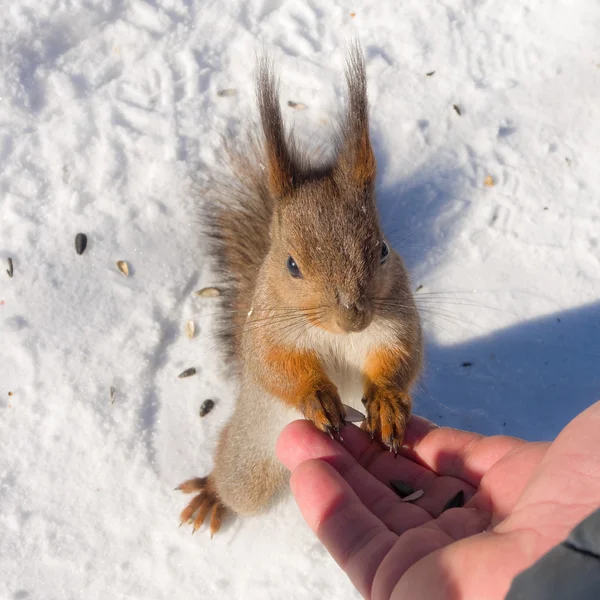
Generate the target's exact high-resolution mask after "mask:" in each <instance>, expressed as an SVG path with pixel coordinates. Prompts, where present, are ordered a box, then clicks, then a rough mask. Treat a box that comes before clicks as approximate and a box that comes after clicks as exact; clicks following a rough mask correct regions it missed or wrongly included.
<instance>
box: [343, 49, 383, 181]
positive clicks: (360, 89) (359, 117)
mask: <svg viewBox="0 0 600 600" xmlns="http://www.w3.org/2000/svg"><path fill="white" fill-rule="evenodd" d="M346 82H347V85H348V106H347V109H346V115H345V118H344V120H343V122H342V131H341V134H342V135H341V141H340V148H339V150H338V168H339V169H340V170H341V172H342V173H343V175H344V176H345V177H347V178H348V179H349V180H350V181H351V182H352V183H353V184H355V185H358V186H359V187H365V188H368V187H371V186H372V185H374V183H375V175H376V172H377V163H376V161H375V155H374V154H373V148H372V147H371V138H370V136H369V101H368V99H367V75H366V70H365V60H364V57H363V54H362V50H361V47H360V44H359V43H358V41H355V42H353V43H352V45H351V46H350V52H349V54H348V58H347V61H346Z"/></svg>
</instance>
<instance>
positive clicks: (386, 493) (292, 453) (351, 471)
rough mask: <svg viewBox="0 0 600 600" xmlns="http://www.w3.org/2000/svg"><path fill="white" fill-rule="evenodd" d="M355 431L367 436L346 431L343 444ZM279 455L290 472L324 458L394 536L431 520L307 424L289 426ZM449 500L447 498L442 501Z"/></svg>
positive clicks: (280, 442)
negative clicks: (305, 463)
mask: <svg viewBox="0 0 600 600" xmlns="http://www.w3.org/2000/svg"><path fill="white" fill-rule="evenodd" d="M355 432H359V433H361V434H362V433H364V432H361V431H360V430H359V429H358V428H357V427H355V426H348V427H345V428H343V429H342V436H343V438H344V443H347V442H346V439H347V438H348V437H349V438H352V434H353V433H355ZM376 448H377V452H378V453H379V455H381V456H382V457H384V456H385V457H386V458H389V457H390V453H389V452H387V451H385V450H384V449H383V448H382V447H381V446H380V445H376ZM276 452H277V456H278V457H279V460H281V462H283V464H284V465H285V466H286V467H287V468H288V469H290V470H291V471H294V469H296V468H297V467H298V465H300V464H301V463H303V462H304V461H306V460H311V459H321V460H324V461H326V462H327V463H329V464H330V465H331V466H332V467H334V469H335V470H336V471H337V472H338V473H339V474H340V475H341V476H342V477H343V478H344V479H345V480H346V481H347V482H348V484H349V485H350V486H351V487H352V489H354V491H355V493H356V494H357V496H358V498H359V499H360V501H361V502H362V503H363V505H364V506H365V507H366V508H367V509H368V510H370V511H371V512H372V513H373V514H374V515H375V516H376V517H377V518H378V519H379V520H380V521H382V522H383V523H384V524H385V525H386V527H388V528H389V529H390V530H391V531H393V532H394V533H397V534H401V533H403V532H404V531H406V530H407V529H410V528H411V527H416V526H418V525H421V524H422V523H425V522H426V521H428V520H430V519H431V515H430V514H429V513H427V512H426V511H425V510H424V509H423V508H421V507H419V506H417V505H415V504H410V503H405V502H401V501H400V499H399V498H398V496H397V494H396V493H395V492H393V491H392V490H391V488H390V487H388V486H387V485H384V484H383V483H382V482H381V481H378V480H377V479H376V478H375V477H373V476H372V475H371V474H370V473H369V472H367V471H366V470H365V469H364V468H363V467H362V466H361V465H360V464H359V463H357V462H356V460H355V459H354V457H353V456H352V455H351V454H350V453H349V452H348V451H347V450H346V449H345V448H344V447H342V446H341V445H340V444H339V443H338V442H336V441H334V440H332V439H330V438H328V437H327V436H324V435H323V434H322V433H320V432H319V431H318V430H317V429H316V428H315V427H314V426H313V425H312V424H311V423H310V422H308V421H295V422H294V423H291V424H290V425H288V426H287V427H286V428H285V429H284V430H283V432H282V433H281V435H280V436H279V439H278V440H277V445H276ZM372 460H373V461H375V460H377V458H376V457H373V459H372ZM392 460H393V459H392ZM407 462H410V461H407ZM396 466H397V465H396ZM390 478H393V474H388V483H389V479H390ZM446 501H447V498H445V497H444V498H443V502H446Z"/></svg>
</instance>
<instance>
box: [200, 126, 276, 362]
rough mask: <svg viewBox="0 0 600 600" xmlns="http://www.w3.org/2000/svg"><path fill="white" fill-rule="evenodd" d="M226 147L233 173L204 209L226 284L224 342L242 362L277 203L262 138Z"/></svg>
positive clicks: (215, 186) (217, 185)
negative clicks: (266, 169) (246, 326)
mask: <svg viewBox="0 0 600 600" xmlns="http://www.w3.org/2000/svg"><path fill="white" fill-rule="evenodd" d="M225 146H226V148H225V150H226V156H227V159H228V161H227V162H228V167H229V169H228V170H229V173H226V174H225V178H226V179H224V180H223V181H220V180H214V181H212V182H211V183H210V189H209V190H208V191H207V194H206V195H204V196H205V197H204V199H203V206H202V208H201V210H202V213H203V214H202V221H203V224H204V229H205V234H206V236H207V238H208V240H209V250H210V254H211V256H212V257H213V259H214V260H215V263H216V267H217V269H218V271H219V276H220V279H221V292H222V295H221V300H222V307H223V309H224V310H223V312H222V317H221V323H220V325H219V329H220V331H219V337H220V340H221V342H223V345H224V346H225V350H226V352H227V354H228V357H229V358H237V357H238V356H239V351H240V342H241V334H242V330H243V328H244V324H245V322H246V318H247V315H248V312H249V311H250V309H251V305H252V297H253V295H254V288H255V285H256V278H257V275H258V271H259V269H260V267H261V265H262V263H263V260H264V257H265V255H266V254H267V252H268V250H269V227H270V223H271V216H272V214H273V200H272V198H271V196H270V194H269V189H268V183H267V174H266V173H265V172H264V163H263V162H262V152H263V151H262V147H261V144H260V142H259V140H258V139H257V136H254V135H253V136H249V139H248V141H247V142H246V143H245V144H244V147H243V148H242V147H233V145H232V144H231V143H229V142H226V144H225Z"/></svg>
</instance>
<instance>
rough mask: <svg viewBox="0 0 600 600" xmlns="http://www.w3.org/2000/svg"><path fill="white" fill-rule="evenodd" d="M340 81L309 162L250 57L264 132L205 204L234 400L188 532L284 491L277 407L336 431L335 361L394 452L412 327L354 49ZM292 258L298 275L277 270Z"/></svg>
mask: <svg viewBox="0 0 600 600" xmlns="http://www.w3.org/2000/svg"><path fill="white" fill-rule="evenodd" d="M346 78H347V83H348V102H347V111H346V115H345V117H344V119H343V121H342V123H341V124H340V128H339V132H338V135H337V139H336V152H335V155H334V157H333V158H332V160H331V161H329V162H327V163H319V164H310V162H309V161H308V160H307V157H306V155H305V154H302V153H300V152H299V151H298V149H297V147H296V145H295V144H294V141H293V139H291V136H288V135H287V134H286V133H285V130H284V126H283V120H282V116H281V110H280V107H279V100H278V94H277V83H276V79H275V77H274V74H273V68H272V65H271V63H270V62H269V61H268V60H267V59H263V60H261V61H260V62H259V71H258V77H257V101H258V108H259V113H260V118H261V124H262V131H261V135H260V136H258V137H257V136H250V138H249V142H248V144H247V145H246V146H245V147H244V148H242V149H241V150H235V149H231V148H229V149H228V156H229V159H230V160H229V162H230V165H231V173H230V178H229V179H228V180H227V181H226V183H225V184H224V185H223V184H222V185H215V186H214V187H213V190H212V194H211V195H210V197H209V198H207V199H206V202H205V213H206V214H205V219H206V222H207V223H208V225H209V234H210V236H211V240H212V248H211V250H212V253H213V254H214V255H215V256H216V258H217V262H218V265H219V266H220V269H221V271H222V274H223V278H224V282H225V284H226V286H225V287H226V292H225V295H224V303H225V308H226V311H225V313H224V322H223V324H224V325H225V333H224V340H225V341H226V342H227V347H228V351H229V357H230V358H231V359H233V362H235V363H236V364H237V365H238V367H239V369H238V370H239V374H240V382H241V386H240V387H241V389H240V395H239V397H238V400H237V403H236V407H235V411H234V414H233V416H232V418H231V419H230V421H229V423H228V424H227V426H226V427H225V428H224V430H223V431H222V433H221V436H220V439H219V443H218V447H217V451H216V454H215V467H214V470H213V472H212V474H211V475H210V476H208V477H207V478H199V479H195V480H190V481H192V482H196V483H195V484H194V483H189V482H186V484H183V487H182V489H184V488H185V491H197V492H198V496H197V497H196V498H195V499H193V500H192V501H191V502H190V504H189V505H188V507H187V508H186V509H185V510H184V512H183V513H182V519H183V520H184V521H188V520H191V521H192V522H193V523H194V528H196V527H197V526H199V525H200V524H201V522H202V521H203V520H204V519H205V518H207V516H208V515H209V514H210V515H212V517H211V531H212V530H213V529H214V528H215V527H218V525H219V524H220V519H221V515H222V513H223V511H224V510H225V508H228V509H230V510H231V511H233V512H235V513H239V514H251V513H253V512H256V511H258V510H260V509H261V508H263V507H264V506H265V505H266V504H267V503H268V502H269V500H270V499H271V497H272V496H273V495H274V494H275V492H276V491H277V490H278V489H280V488H281V487H282V485H283V482H284V481H285V478H286V473H285V470H284V469H283V467H281V465H280V464H279V463H278V462H277V460H276V458H275V456H274V436H276V434H277V433H278V431H279V430H278V429H277V427H279V425H278V423H279V421H278V419H279V420H281V419H283V418H284V417H286V414H287V413H286V412H285V411H286V410H287V409H286V407H287V406H289V407H293V408H296V409H297V410H298V411H300V413H302V414H304V416H305V417H306V418H308V419H310V420H311V421H312V422H313V423H314V424H315V425H316V426H317V427H318V428H320V429H321V430H322V431H325V432H329V433H330V434H331V433H332V432H336V431H338V430H339V428H340V427H341V426H342V425H343V423H344V409H343V406H342V403H341V399H340V395H339V392H338V389H337V388H336V385H335V384H334V383H333V382H332V380H331V379H330V377H329V376H328V375H327V372H328V371H327V368H330V369H331V368H332V366H331V365H332V364H333V365H337V364H338V363H340V364H342V363H344V361H350V362H351V361H353V360H354V361H356V360H360V361H361V362H360V373H361V376H362V378H363V379H364V382H365V385H364V402H365V405H366V410H367V420H366V421H365V425H364V426H365V428H367V429H368V430H369V431H371V432H372V433H373V435H378V436H379V437H380V438H381V440H382V441H383V443H385V444H387V445H388V446H389V447H390V449H392V450H394V451H397V450H398V447H399V445H400V444H401V442H402V436H403V434H404V428H405V426H406V422H407V420H408V417H409V414H410V408H411V399H410V394H409V391H410V386H411V385H412V383H413V381H414V379H415V378H416V376H417V374H418V372H419V369H420V365H421V358H422V340H421V327H420V321H419V316H418V313H417V311H416V307H415V304H414V300H413V297H412V294H411V292H410V285H409V281H408V276H407V274H406V269H405V267H404V264H403V262H402V260H401V258H400V257H399V256H398V255H397V254H396V253H395V252H394V251H393V250H391V249H390V254H389V258H388V260H387V261H384V262H382V248H383V244H384V243H385V242H384V236H383V233H382V230H381V227H380V224H379V216H378V213H377V208H376V201H375V176H376V161H375V157H374V154H373V150H372V147H371V142H370V137H369V119H368V103H367V94H366V75H365V67H364V62H363V57H362V53H361V51H360V48H359V47H358V45H354V46H353V47H352V49H351V52H350V56H349V60H348V63H347V70H346ZM290 256H291V257H293V259H294V261H295V262H296V264H297V265H298V267H299V269H300V272H301V275H302V276H301V277H300V278H296V277H293V276H292V275H291V274H290V272H289V270H288V267H287V262H288V257H290ZM374 319H377V326H375V325H374V326H373V328H370V325H371V324H372V323H373V320H374ZM370 332H373V333H370ZM353 335H354V336H362V337H354V338H352V339H356V340H359V339H360V340H361V344H363V345H365V344H366V346H365V348H366V349H367V350H365V352H367V354H366V355H364V362H362V361H363V355H362V354H361V355H360V356H361V358H360V359H356V358H355V357H354V358H352V357H353V356H354V355H353V354H352V352H353V351H354V348H353V345H352V341H351V338H350V337H349V336H353ZM365 335H366V336H367V337H365ZM371 336H373V337H372V338H371ZM339 340H342V341H341V342H340V341H339ZM344 340H346V341H344ZM348 340H349V341H348ZM332 348H334V349H337V350H332ZM332 352H334V353H335V352H340V356H332V355H331V353H332ZM352 364H353V365H354V363H352ZM346 366H348V365H346ZM348 368H350V367H348ZM351 368H358V367H356V365H354V366H352V367H351ZM194 485H195V486H196V487H194Z"/></svg>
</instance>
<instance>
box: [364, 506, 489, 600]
mask: <svg viewBox="0 0 600 600" xmlns="http://www.w3.org/2000/svg"><path fill="white" fill-rule="evenodd" d="M488 520H489V515H486V514H484V513H480V512H479V511H477V510H474V509H470V508H455V509H452V510H449V511H448V512H446V513H444V514H442V515H441V516H440V517H439V518H438V519H436V520H435V521H430V522H429V523H426V524H425V525H422V526H421V527H417V528H415V529H411V530H410V531H408V532H407V533H405V534H404V535H402V536H401V537H400V538H399V540H398V541H397V542H396V544H394V547H393V548H392V549H391V550H390V551H389V552H388V553H387V554H386V556H385V558H384V559H383V561H382V563H381V565H380V567H379V570H378V572H377V574H376V576H375V580H374V582H373V588H372V597H374V598H391V597H392V593H393V592H394V591H395V588H396V586H397V584H398V582H399V580H400V579H401V577H402V575H403V574H404V573H405V572H406V571H408V570H409V569H410V568H411V567H412V566H413V565H414V564H415V563H417V562H418V561H420V560H421V559H423V558H424V557H426V556H428V555H430V554H432V553H434V552H436V551H437V550H440V549H441V548H445V547H446V546H449V545H450V544H453V543H454V542H456V541H457V540H461V539H464V538H468V537H470V536H473V535H475V534H477V533H481V532H482V531H483V530H484V529H485V527H486V526H487V523H488ZM436 570H437V569H435V568H434V569H432V570H431V573H430V574H429V576H428V577H431V576H433V575H435V572H436ZM468 576H470V574H468ZM424 579H425V581H427V577H425V578H424ZM467 579H468V577H467ZM443 589H444V588H443V587H441V586H440V587H439V588H438V590H436V591H437V593H436V594H435V595H434V596H429V595H427V596H422V595H420V594H418V593H415V589H414V588H413V590H412V592H411V593H409V594H405V595H401V596H394V597H400V598H415V597H419V598H421V597H423V598H429V597H436V598H439V597H442V596H443V597H455V596H454V595H452V594H444V593H443ZM461 597H463V596H461ZM464 597H466V596H464ZM470 597H475V596H470Z"/></svg>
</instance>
